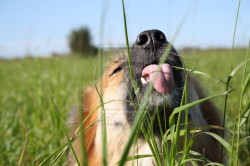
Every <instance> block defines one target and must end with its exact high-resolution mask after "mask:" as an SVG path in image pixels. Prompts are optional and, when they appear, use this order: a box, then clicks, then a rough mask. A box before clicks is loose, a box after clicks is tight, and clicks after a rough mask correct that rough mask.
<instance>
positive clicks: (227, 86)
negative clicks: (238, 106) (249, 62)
mask: <svg viewBox="0 0 250 166" xmlns="http://www.w3.org/2000/svg"><path fill="white" fill-rule="evenodd" d="M240 3H241V0H239V1H238V9H237V14H236V20H235V24H234V34H233V42H232V48H231V54H230V57H229V59H230V60H229V67H228V77H227V84H226V91H228V89H229V84H230V80H231V76H230V72H231V67H232V56H233V50H234V41H235V36H236V29H237V23H238V17H239V12H240ZM227 100H228V95H227V94H226V95H225V100H224V109H223V122H222V126H223V127H225V125H226V114H227ZM222 136H223V138H225V133H224V131H222ZM223 151H224V150H223V147H222V150H221V156H223ZM221 160H222V158H221Z"/></svg>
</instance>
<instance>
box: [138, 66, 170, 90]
mask: <svg viewBox="0 0 250 166" xmlns="http://www.w3.org/2000/svg"><path fill="white" fill-rule="evenodd" d="M141 81H142V83H143V84H146V83H148V82H151V81H152V84H153V87H154V89H155V90H156V91H158V92H159V93H162V94H167V93H169V92H170V91H171V90H172V89H173V87H174V78H173V72H172V67H171V66H170V65H169V64H167V63H164V64H161V65H156V64H151V65H148V66H146V67H145V68H144V69H143V70H142V73H141Z"/></svg>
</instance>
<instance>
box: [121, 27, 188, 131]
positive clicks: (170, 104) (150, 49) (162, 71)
mask: <svg viewBox="0 0 250 166" xmlns="http://www.w3.org/2000/svg"><path fill="white" fill-rule="evenodd" d="M165 54H166V55H165ZM163 57H166V59H163ZM160 62H163V63H160ZM131 63H132V69H133V74H134V78H133V79H134V80H135V81H136V84H137V87H134V85H133V84H132V83H133V82H132V78H131V77H130V73H129V69H128V68H126V70H125V75H124V78H125V82H126V86H127V87H128V91H127V92H125V94H126V100H127V101H132V102H127V103H126V110H127V117H128V121H129V122H131V124H132V122H133V121H134V117H135V116H136V111H135V110H136V109H138V108H139V106H140V104H141V102H142V101H147V103H148V104H147V105H146V107H145V110H147V113H149V116H151V115H154V113H155V112H156V111H157V112H158V113H159V115H160V117H161V118H162V119H161V121H162V122H163V121H167V119H168V117H169V116H170V114H171V113H172V111H173V110H174V108H176V107H178V106H179V104H180V101H181V96H182V89H183V85H184V82H185V81H184V79H185V77H184V76H183V74H184V73H183V71H181V70H177V69H176V68H174V66H177V67H182V61H181V59H180V57H179V55H178V53H177V52H176V50H175V49H174V48H173V46H172V45H171V44H170V43H169V42H168V41H167V40H166V37H165V35H164V33H162V32H161V31H158V30H149V31H144V32H142V33H140V34H139V35H138V37H137V40H136V42H135V44H134V46H133V48H132V50H131ZM151 84H152V86H153V89H152V91H151V90H150V89H149V87H150V85H151ZM137 107H138V108H137ZM157 124H158V123H157ZM156 126H157V125H156Z"/></svg>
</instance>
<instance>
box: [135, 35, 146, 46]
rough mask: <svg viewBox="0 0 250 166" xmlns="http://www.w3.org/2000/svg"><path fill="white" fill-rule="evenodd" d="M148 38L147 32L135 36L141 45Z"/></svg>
mask: <svg viewBox="0 0 250 166" xmlns="http://www.w3.org/2000/svg"><path fill="white" fill-rule="evenodd" d="M148 40H149V37H148V35H147V34H141V35H139V36H138V38H137V44H138V45H141V46H142V45H145V44H146V43H147V42H148Z"/></svg>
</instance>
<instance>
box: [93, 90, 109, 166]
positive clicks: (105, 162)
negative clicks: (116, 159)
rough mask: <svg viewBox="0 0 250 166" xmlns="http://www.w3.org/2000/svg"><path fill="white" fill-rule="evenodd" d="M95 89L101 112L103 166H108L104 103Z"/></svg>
mask: <svg viewBox="0 0 250 166" xmlns="http://www.w3.org/2000/svg"><path fill="white" fill-rule="evenodd" d="M95 89H96V91H97V93H98V96H99V100H100V102H101V111H102V121H101V122H102V150H103V153H102V155H103V165H104V166H106V165H108V145H107V142H108V141H107V127H106V112H105V108H104V102H103V99H102V95H101V93H100V92H99V90H98V88H97V86H96V85H95Z"/></svg>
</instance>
